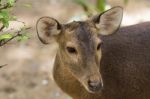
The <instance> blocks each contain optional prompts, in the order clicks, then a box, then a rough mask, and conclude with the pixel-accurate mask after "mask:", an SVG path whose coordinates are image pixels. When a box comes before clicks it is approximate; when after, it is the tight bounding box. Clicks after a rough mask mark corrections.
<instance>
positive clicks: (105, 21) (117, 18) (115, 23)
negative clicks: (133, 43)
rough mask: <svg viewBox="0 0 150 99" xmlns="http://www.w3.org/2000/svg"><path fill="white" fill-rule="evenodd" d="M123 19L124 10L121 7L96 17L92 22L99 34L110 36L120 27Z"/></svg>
mask: <svg viewBox="0 0 150 99" xmlns="http://www.w3.org/2000/svg"><path fill="white" fill-rule="evenodd" d="M122 17H123V9H122V8H121V7H113V8H111V9H109V10H107V11H105V12H103V13H101V14H100V15H98V16H94V17H93V18H92V21H93V22H94V24H95V26H96V28H98V30H99V34H102V35H109V34H112V33H114V32H116V30H117V29H118V28H119V27H120V24H121V21H122Z"/></svg>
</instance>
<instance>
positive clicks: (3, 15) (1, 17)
mask: <svg viewBox="0 0 150 99" xmlns="http://www.w3.org/2000/svg"><path fill="white" fill-rule="evenodd" d="M9 21H10V20H9V13H8V11H7V10H2V11H0V22H2V23H3V25H4V26H5V27H7V28H8V26H9Z"/></svg>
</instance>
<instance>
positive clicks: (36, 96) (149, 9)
mask: <svg viewBox="0 0 150 99" xmlns="http://www.w3.org/2000/svg"><path fill="white" fill-rule="evenodd" d="M66 1H67V2H66ZM129 1H130V2H129V3H128V5H127V6H125V5H123V3H122V2H120V0H113V2H112V0H108V3H109V4H111V5H113V6H114V5H121V6H123V7H124V9H125V10H124V12H125V14H124V19H123V25H129V24H135V23H138V22H142V21H147V20H150V1H149V0H139V1H138V3H137V0H129ZM118 2H119V3H118ZM24 4H30V5H32V6H31V7H24ZM137 9H138V10H137ZM68 12H69V13H68ZM13 13H14V14H15V15H17V17H18V20H20V21H24V22H26V24H27V25H29V26H31V27H32V29H31V30H30V31H29V32H30V35H31V38H30V39H29V40H28V41H26V42H17V43H16V42H15V41H14V42H12V43H10V44H8V45H6V46H3V47H1V48H0V64H2V65H3V64H8V65H7V66H6V67H4V68H2V69H0V99H71V98H70V97H69V96H67V95H66V94H65V93H63V92H62V91H61V90H60V89H59V88H58V87H57V85H56V84H55V82H54V81H53V78H52V68H53V61H54V57H55V54H56V45H52V44H51V45H43V44H41V42H40V41H39V40H38V38H37V36H36V30H35V24H36V21H37V19H38V18H40V17H41V16H51V17H54V18H56V19H58V20H59V21H60V22H62V23H63V22H67V21H69V19H71V17H73V16H76V15H80V14H83V10H82V8H81V7H80V6H79V5H77V4H75V3H73V2H72V1H71V0H18V2H17V4H16V7H15V9H13ZM20 25H21V23H18V22H17V23H14V22H12V23H11V25H10V28H12V27H13V28H19V26H20Z"/></svg>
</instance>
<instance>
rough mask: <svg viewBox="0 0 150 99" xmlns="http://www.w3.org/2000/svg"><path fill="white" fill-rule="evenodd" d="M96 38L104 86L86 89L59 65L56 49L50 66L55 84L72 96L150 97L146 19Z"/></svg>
mask: <svg viewBox="0 0 150 99" xmlns="http://www.w3.org/2000/svg"><path fill="white" fill-rule="evenodd" d="M100 38H101V39H102V41H103V44H102V59H101V65H100V73H101V75H102V78H103V82H104V89H103V90H102V91H101V92H100V93H95V94H92V93H89V92H88V91H87V90H86V89H85V88H84V87H83V86H82V84H81V83H80V82H79V81H78V80H77V79H76V77H75V76H74V75H73V74H72V73H71V72H70V71H69V70H68V69H67V68H65V66H63V64H62V58H60V56H59V52H58V54H57V56H56V60H55V66H54V79H55V81H56V82H57V84H58V86H59V87H60V88H61V89H62V90H63V91H65V92H66V93H68V94H69V95H70V96H72V97H73V99H150V22H147V23H143V24H138V25H133V26H128V27H123V28H120V29H119V31H118V32H117V33H115V34H113V35H110V36H100Z"/></svg>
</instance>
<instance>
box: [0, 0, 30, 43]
mask: <svg viewBox="0 0 150 99" xmlns="http://www.w3.org/2000/svg"><path fill="white" fill-rule="evenodd" d="M15 2H16V1H15V0H6V1H4V0H0V25H1V26H0V33H3V32H4V29H5V28H8V27H9V24H10V21H17V17H16V16H13V15H12V14H11V10H12V9H13V8H14V4H15ZM24 6H26V7H29V6H30V5H27V4H26V5H24ZM21 23H22V24H23V25H24V27H23V28H21V29H20V30H19V31H15V32H13V31H12V33H4V34H0V46H3V45H4V44H6V43H8V42H9V41H11V40H13V39H15V38H16V39H17V40H18V41H22V40H27V39H28V38H29V37H28V36H27V35H26V33H25V34H22V33H21V32H22V31H26V30H27V29H29V28H28V27H26V25H25V23H24V22H21Z"/></svg>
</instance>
